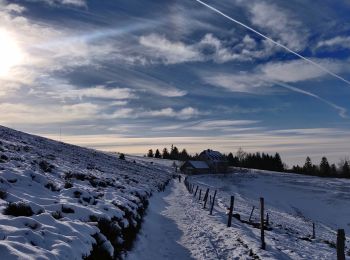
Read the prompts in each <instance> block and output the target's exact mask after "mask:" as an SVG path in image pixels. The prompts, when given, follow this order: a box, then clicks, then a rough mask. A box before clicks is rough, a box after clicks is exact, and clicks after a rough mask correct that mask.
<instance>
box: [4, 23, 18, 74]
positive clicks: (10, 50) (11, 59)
mask: <svg viewBox="0 0 350 260" xmlns="http://www.w3.org/2000/svg"><path fill="white" fill-rule="evenodd" d="M22 58H23V55H22V51H21V49H20V48H19V46H18V44H17V42H16V40H15V39H14V38H13V37H12V36H11V34H10V33H9V32H7V31H6V30H3V29H0V77H4V76H7V75H8V74H9V72H10V70H11V68H12V67H14V66H16V65H18V64H20V63H21V61H22Z"/></svg>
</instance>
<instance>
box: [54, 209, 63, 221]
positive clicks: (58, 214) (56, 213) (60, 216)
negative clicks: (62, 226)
mask: <svg viewBox="0 0 350 260" xmlns="http://www.w3.org/2000/svg"><path fill="white" fill-rule="evenodd" d="M51 215H52V217H53V218H55V219H61V218H63V216H62V212H61V211H59V210H57V211H55V212H52V213H51Z"/></svg>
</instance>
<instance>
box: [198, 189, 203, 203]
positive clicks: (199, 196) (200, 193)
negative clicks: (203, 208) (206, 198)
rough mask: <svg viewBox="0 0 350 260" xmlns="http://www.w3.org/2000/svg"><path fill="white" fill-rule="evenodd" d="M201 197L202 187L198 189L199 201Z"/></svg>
mask: <svg viewBox="0 0 350 260" xmlns="http://www.w3.org/2000/svg"><path fill="white" fill-rule="evenodd" d="M201 197H202V189H200V190H199V201H200V200H201Z"/></svg>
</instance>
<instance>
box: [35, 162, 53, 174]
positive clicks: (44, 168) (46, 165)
mask: <svg viewBox="0 0 350 260" xmlns="http://www.w3.org/2000/svg"><path fill="white" fill-rule="evenodd" d="M39 167H40V169H41V170H42V171H43V172H52V169H54V168H55V166H53V165H52V164H49V163H48V162H47V161H44V160H43V161H40V163H39Z"/></svg>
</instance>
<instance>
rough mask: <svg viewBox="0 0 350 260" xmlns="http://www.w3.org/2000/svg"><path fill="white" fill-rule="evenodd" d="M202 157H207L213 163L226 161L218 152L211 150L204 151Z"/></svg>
mask: <svg viewBox="0 0 350 260" xmlns="http://www.w3.org/2000/svg"><path fill="white" fill-rule="evenodd" d="M200 155H206V157H207V158H209V159H210V160H212V161H224V160H225V157H224V156H223V155H222V154H221V153H220V152H218V151H213V150H210V149H207V150H204V151H203V152H201V153H200Z"/></svg>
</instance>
